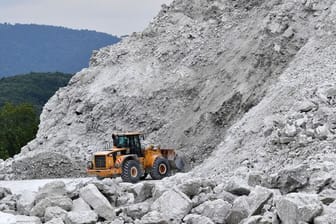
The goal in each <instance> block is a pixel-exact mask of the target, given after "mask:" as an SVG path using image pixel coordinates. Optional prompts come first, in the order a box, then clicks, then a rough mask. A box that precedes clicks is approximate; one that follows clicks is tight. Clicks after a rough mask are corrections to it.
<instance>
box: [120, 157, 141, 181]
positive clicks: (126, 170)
mask: <svg viewBox="0 0 336 224" xmlns="http://www.w3.org/2000/svg"><path fill="white" fill-rule="evenodd" d="M141 175H142V174H141V169H140V164H139V162H138V161H135V160H127V161H125V162H124V164H123V167H122V172H121V179H122V180H123V181H124V182H130V183H136V182H138V181H139V180H140V177H141Z"/></svg>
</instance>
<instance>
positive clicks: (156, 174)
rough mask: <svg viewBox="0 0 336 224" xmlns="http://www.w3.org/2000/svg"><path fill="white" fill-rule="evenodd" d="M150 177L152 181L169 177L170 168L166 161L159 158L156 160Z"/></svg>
mask: <svg viewBox="0 0 336 224" xmlns="http://www.w3.org/2000/svg"><path fill="white" fill-rule="evenodd" d="M150 175H151V177H152V178H153V179H154V180H160V179H162V178H164V177H169V176H170V166H169V163H168V160H167V159H165V158H161V157H158V158H156V159H155V161H154V164H153V168H152V171H151V172H150Z"/></svg>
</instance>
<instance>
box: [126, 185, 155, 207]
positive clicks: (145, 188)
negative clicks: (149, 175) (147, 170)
mask: <svg viewBox="0 0 336 224" xmlns="http://www.w3.org/2000/svg"><path fill="white" fill-rule="evenodd" d="M153 188H154V184H152V183H148V182H140V183H137V184H134V185H132V186H131V187H130V188H129V191H130V192H131V193H133V194H134V199H135V202H142V201H145V200H146V199H148V198H150V197H152V192H153Z"/></svg>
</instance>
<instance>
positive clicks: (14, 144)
mask: <svg viewBox="0 0 336 224" xmlns="http://www.w3.org/2000/svg"><path fill="white" fill-rule="evenodd" d="M71 77H72V74H63V73H59V72H56V73H30V74H26V75H18V76H13V77H7V78H1V79H0V159H7V158H8V157H13V156H14V155H15V154H17V153H19V152H20V150H21V147H23V146H24V145H26V144H27V143H28V142H29V141H30V140H32V139H34V138H35V135H36V132H37V130H38V125H39V116H40V113H41V111H42V108H43V106H44V104H45V103H46V102H47V101H48V99H49V98H50V97H51V96H52V95H53V94H54V93H55V92H56V91H57V90H58V89H59V88H60V87H63V86H65V85H66V84H67V83H68V82H69V80H70V78H71Z"/></svg>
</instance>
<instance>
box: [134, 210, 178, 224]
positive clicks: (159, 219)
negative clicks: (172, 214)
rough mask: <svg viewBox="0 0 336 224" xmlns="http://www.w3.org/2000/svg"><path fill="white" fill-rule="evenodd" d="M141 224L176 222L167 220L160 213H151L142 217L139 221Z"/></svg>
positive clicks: (169, 223) (170, 223) (168, 223)
mask: <svg viewBox="0 0 336 224" xmlns="http://www.w3.org/2000/svg"><path fill="white" fill-rule="evenodd" d="M140 223H141V224H175V223H176V224H177V223H180V222H178V221H174V220H173V221H172V220H167V219H166V218H165V217H163V216H162V213H161V212H158V211H151V212H149V213H147V214H146V215H144V216H143V217H142V219H141V221H140Z"/></svg>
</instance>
